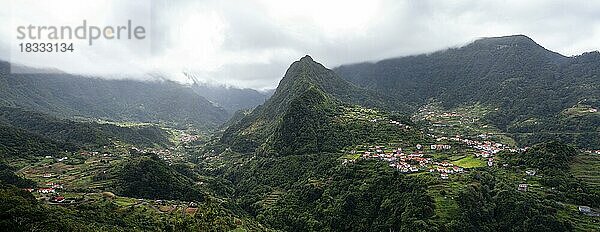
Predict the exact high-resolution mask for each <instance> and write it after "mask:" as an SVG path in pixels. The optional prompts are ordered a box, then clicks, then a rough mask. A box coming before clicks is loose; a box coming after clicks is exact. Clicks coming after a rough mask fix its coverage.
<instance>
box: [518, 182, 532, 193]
mask: <svg viewBox="0 0 600 232" xmlns="http://www.w3.org/2000/svg"><path fill="white" fill-rule="evenodd" d="M528 187H529V186H528V185H527V184H519V188H518V190H519V191H523V192H526V191H527V189H528Z"/></svg>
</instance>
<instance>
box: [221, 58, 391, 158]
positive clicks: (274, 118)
mask: <svg viewBox="0 0 600 232" xmlns="http://www.w3.org/2000/svg"><path fill="white" fill-rule="evenodd" d="M352 104H356V105H362V106H368V107H369V106H370V107H382V108H383V107H388V108H390V107H391V106H390V105H392V104H387V105H386V103H385V101H384V98H382V97H381V96H379V95H377V94H375V93H374V92H371V91H368V90H365V89H361V88H359V87H356V86H354V85H353V84H350V83H349V82H347V81H345V80H343V79H341V78H340V77H338V76H337V75H336V74H335V73H334V72H333V71H331V70H329V69H327V68H325V67H324V66H323V65H321V64H319V63H317V62H315V61H313V59H312V58H311V57H310V56H305V57H303V58H302V59H300V60H299V61H296V62H294V63H293V64H292V65H291V66H290V68H289V69H288V70H287V72H286V74H285V76H284V77H283V79H282V80H281V82H280V83H279V86H278V87H277V90H276V91H275V93H274V94H273V96H272V97H271V98H270V99H269V100H268V101H267V102H265V104H263V105H261V106H259V107H257V108H256V109H255V110H254V111H253V112H252V113H250V114H249V115H247V116H245V117H244V118H242V119H241V120H239V121H238V122H237V123H234V124H233V125H232V126H230V127H229V128H227V130H226V131H225V133H224V135H223V137H222V138H221V143H222V144H226V145H229V146H230V147H231V148H232V149H234V150H237V151H242V152H251V151H254V150H255V149H256V148H258V147H260V146H261V145H265V146H263V148H264V149H265V150H267V151H268V150H274V151H275V152H277V153H280V154H289V153H298V152H323V151H331V150H334V149H335V148H339V146H341V145H344V143H343V142H339V141H338V142H337V144H334V142H333V141H329V140H332V139H335V138H336V136H333V134H337V133H338V132H339V128H337V129H336V127H337V126H338V125H337V124H336V123H333V120H334V117H335V116H336V115H339V114H341V113H342V112H343V106H347V105H352Z"/></svg>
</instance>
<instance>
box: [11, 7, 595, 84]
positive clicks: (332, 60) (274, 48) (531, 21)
mask: <svg viewBox="0 0 600 232" xmlns="http://www.w3.org/2000/svg"><path fill="white" fill-rule="evenodd" d="M14 1H15V2H17V3H15V2H13V4H12V7H4V6H7V5H9V4H10V3H11V0H0V3H1V4H2V5H0V25H1V29H0V36H1V40H0V51H1V54H0V58H1V59H3V60H9V58H10V56H9V51H10V50H11V46H14V45H12V44H11V43H13V44H14V41H13V40H14V38H13V37H14V31H15V28H13V26H14V23H13V24H11V23H10V22H11V20H12V22H14V21H15V20H16V21H19V22H27V20H34V19H36V20H38V21H44V20H45V21H48V20H50V21H52V20H54V19H56V18H60V17H65V18H67V19H68V20H75V21H77V20H79V21H81V20H83V18H82V17H85V18H90V17H91V18H93V17H101V16H104V17H111V16H106V14H114V15H120V16H123V15H131V16H132V17H133V18H136V17H137V18H139V14H145V12H144V11H143V10H140V9H139V8H140V6H139V4H131V2H130V1H110V0H93V1H86V2H96V3H98V4H100V5H102V4H105V5H110V7H108V8H107V9H106V10H105V11H96V10H95V8H93V7H92V6H90V4H85V5H81V4H80V5H79V6H76V5H73V4H70V5H69V4H66V3H65V4H66V5H61V3H60V1H56V2H55V1H49V2H52V3H53V4H54V7H55V8H51V10H54V11H57V12H59V14H57V15H53V16H50V15H48V14H36V13H32V12H35V10H34V9H36V8H41V7H46V8H47V7H48V6H47V5H46V6H43V5H39V4H36V3H34V2H29V3H23V1H22V0H19V1H17V0H14ZM37 2H39V1H37ZM81 2H83V1H81ZM137 2H139V1H137ZM148 2H151V3H152V4H151V8H149V9H151V10H152V14H151V17H152V21H153V24H152V28H151V32H152V33H151V36H150V39H151V42H152V53H151V54H149V55H148V54H144V53H139V52H131V49H119V50H118V52H117V53H116V54H115V53H111V54H110V55H107V54H93V59H92V58H90V56H92V55H90V54H89V53H85V54H77V55H73V56H70V57H69V58H68V59H65V60H64V61H61V60H58V61H57V60H56V59H53V61H55V63H56V64H57V65H53V66H59V67H58V68H60V69H63V70H66V71H68V72H91V73H92V74H94V73H95V72H96V71H90V70H96V69H94V68H93V67H92V66H94V65H100V66H99V67H101V68H106V64H111V66H110V67H112V68H114V69H115V70H119V69H138V70H144V71H149V70H152V71H160V72H161V73H165V74H168V76H169V78H173V79H175V80H183V79H184V78H183V77H182V76H181V73H182V72H183V71H186V72H193V73H195V75H196V76H197V77H200V78H201V79H205V80H209V81H216V82H220V83H226V84H231V85H237V86H243V87H251V88H273V87H275V86H276V84H277V83H278V82H279V80H280V79H281V77H282V76H283V74H284V73H285V70H286V69H287V67H288V66H289V64H290V63H291V62H293V61H294V60H297V59H299V58H300V57H302V56H303V55H305V54H310V55H311V56H312V57H313V59H315V60H316V61H318V62H321V63H323V64H324V65H325V66H327V67H330V68H332V67H336V66H338V65H341V64H346V63H355V62H361V61H375V60H380V59H384V58H390V57H398V56H405V55H411V54H418V53H425V52H432V51H436V50H440V49H443V48H447V47H451V46H460V45H464V44H466V43H468V42H470V41H472V40H475V39H477V38H479V37H490V36H503V35H511V34H524V35H527V36H529V37H531V38H532V39H534V40H535V41H536V42H538V43H539V44H541V45H542V46H544V47H546V48H547V49H550V50H553V51H557V52H559V53H561V54H563V55H568V56H570V55H578V54H581V53H583V52H586V51H593V50H599V49H600V1H572V0H571V1H547V0H546V1H541V0H539V1H538V0H527V1H523V0H507V1H482V0H464V1H429V0H414V1H400V0H368V1H352V0H333V1H328V0H303V1H283V0H257V1H241V0H237V1H233V0H231V1H227V0H219V1H217V0H214V1H212V0H208V1H184V0H175V1H166V0H165V1H148ZM15 5H16V6H17V7H15ZM92 5H93V4H92ZM25 6H26V7H27V8H25ZM95 7H96V8H98V6H95ZM142 8H143V7H142ZM11 9H13V10H12V12H11ZM26 9H27V10H26ZM76 12H80V14H77V13H76ZM82 12H83V13H82ZM89 12H104V13H96V14H97V15H95V16H94V15H92V14H91V13H89ZM106 12H111V13H106ZM103 14H104V15H103ZM134 16H135V17H134ZM121 18H122V17H121ZM104 46H111V45H110V44H105V45H104ZM12 49H14V48H12ZM123 60H128V61H134V62H133V63H126V62H125V63H124V62H123ZM48 63H50V62H49V61H48ZM119 64H127V65H119ZM132 64H134V65H132Z"/></svg>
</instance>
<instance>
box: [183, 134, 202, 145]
mask: <svg viewBox="0 0 600 232" xmlns="http://www.w3.org/2000/svg"><path fill="white" fill-rule="evenodd" d="M199 139H200V136H198V135H190V134H186V133H182V134H181V135H180V136H179V142H181V143H191V142H195V141H198V140H199Z"/></svg>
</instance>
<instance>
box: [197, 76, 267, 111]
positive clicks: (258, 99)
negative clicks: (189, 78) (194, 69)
mask: <svg viewBox="0 0 600 232" xmlns="http://www.w3.org/2000/svg"><path fill="white" fill-rule="evenodd" d="M191 88H192V89H193V90H194V92H196V94H198V95H200V96H202V97H204V98H206V99H207V100H209V101H211V102H212V103H214V104H215V105H216V106H219V107H222V108H223V109H225V110H227V112H229V113H230V114H233V113H235V112H236V111H238V110H248V109H253V108H254V107H256V106H258V105H260V104H263V103H264V102H265V101H266V100H267V99H268V98H269V97H271V95H272V94H273V93H272V92H269V91H265V92H260V91H258V90H254V89H248V88H237V87H231V86H223V85H215V84H206V83H194V84H193V85H192V87H191Z"/></svg>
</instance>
